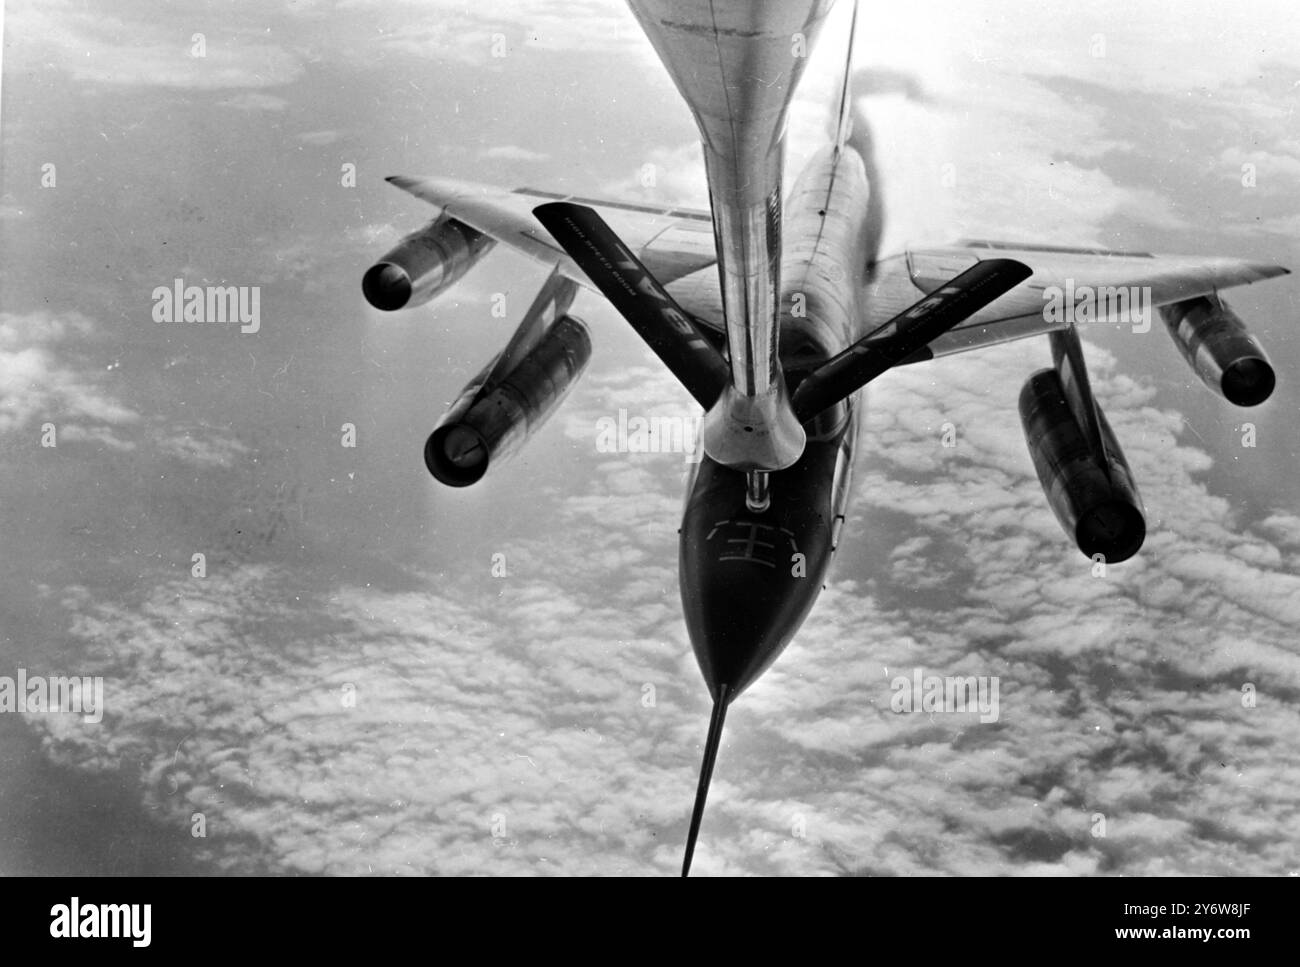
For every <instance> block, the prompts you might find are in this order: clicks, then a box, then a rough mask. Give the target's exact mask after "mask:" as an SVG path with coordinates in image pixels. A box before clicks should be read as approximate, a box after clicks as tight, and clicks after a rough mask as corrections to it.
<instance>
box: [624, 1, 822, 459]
mask: <svg viewBox="0 0 1300 967" xmlns="http://www.w3.org/2000/svg"><path fill="white" fill-rule="evenodd" d="M629 6H631V8H632V12H633V13H634V14H635V16H636V18H637V19H638V20H639V21H640V23H641V26H642V28H643V29H644V30H645V33H646V36H647V37H648V38H649V39H650V42H651V44H653V45H654V48H655V50H656V51H657V52H658V54H659V57H660V59H661V60H662V61H663V64H664V67H665V68H666V69H667V70H668V73H669V75H670V76H671V77H672V79H673V83H674V84H676V86H677V89H678V91H680V92H681V95H682V98H683V100H684V101H685V102H686V105H687V107H689V108H690V111H691V113H692V115H693V116H694V118H695V123H696V127H697V128H698V129H699V132H700V141H701V143H702V145H703V149H704V164H705V169H706V172H707V174H708V180H709V198H710V203H711V206H712V212H713V234H714V241H715V245H716V249H717V256H718V262H717V269H716V271H717V272H718V275H719V280H720V283H721V295H722V306H723V315H724V317H725V320H726V327H727V345H728V349H729V357H730V365H731V382H730V383H729V385H728V386H727V387H726V388H725V389H724V390H723V392H722V395H721V396H720V397H719V399H718V401H717V402H716V403H715V404H714V405H713V407H712V408H711V409H710V410H709V412H708V413H707V414H705V417H704V425H703V430H702V439H703V445H704V451H705V452H706V453H707V454H708V455H709V456H710V457H712V458H713V459H715V460H717V461H718V462H720V463H723V464H725V465H727V466H728V467H731V468H733V469H737V470H758V471H770V470H780V469H784V468H785V467H789V466H790V465H791V464H793V463H794V462H795V460H797V459H798V458H799V455H800V453H801V452H802V449H803V446H804V434H803V430H802V428H801V427H800V425H799V421H798V420H797V419H796V418H795V415H794V411H793V409H792V408H791V406H790V399H789V395H788V391H787V387H786V383H785V379H784V376H783V374H782V371H781V360H780V349H779V342H780V335H781V332H782V329H781V325H780V321H779V317H780V311H779V304H780V303H779V295H780V292H781V288H782V286H781V262H780V259H781V248H782V245H781V232H782V228H783V223H782V217H781V182H782V177H783V171H784V161H785V127H786V113H787V111H788V109H789V105H790V101H791V99H792V97H793V96H794V91H795V88H796V86H797V85H798V83H799V78H800V77H801V75H802V73H803V70H804V67H805V65H806V63H807V55H808V52H809V51H811V49H812V45H813V43H814V41H815V39H816V36H817V34H818V32H819V31H820V29H821V27H822V24H823V23H824V21H825V18H826V14H827V12H828V10H829V9H830V6H831V0H745V2H725V3H683V2H681V0H629Z"/></svg>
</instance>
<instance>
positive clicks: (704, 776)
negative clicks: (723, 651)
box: [682, 685, 727, 876]
mask: <svg viewBox="0 0 1300 967" xmlns="http://www.w3.org/2000/svg"><path fill="white" fill-rule="evenodd" d="M726 719H727V686H726V685H721V686H719V687H718V695H717V698H715V699H714V700H713V715H711V716H710V717H709V734H708V737H707V738H705V740H704V762H703V763H702V764H701V765H700V784H699V787H698V788H697V789H696V790H695V809H694V811H693V812H692V813H691V829H690V832H689V833H687V835H686V857H685V859H683V860H682V876H686V875H688V874H689V873H690V872H691V857H693V856H694V855H695V838H696V837H697V836H699V834H700V820H702V819H703V818H704V801H705V800H706V799H707V798H708V797H709V781H710V780H711V779H712V778H713V763H714V760H716V759H717V758H718V745H719V743H721V742H722V724H723V722H725V721H726Z"/></svg>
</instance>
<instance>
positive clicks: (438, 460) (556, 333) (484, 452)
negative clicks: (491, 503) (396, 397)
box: [424, 315, 591, 487]
mask: <svg viewBox="0 0 1300 967" xmlns="http://www.w3.org/2000/svg"><path fill="white" fill-rule="evenodd" d="M500 358H501V357H500V356H499V355H498V356H497V357H496V359H493V360H492V362H491V363H489V364H488V365H487V367H486V368H485V369H484V370H483V372H481V373H479V374H478V376H476V377H474V379H472V380H471V381H470V383H469V385H467V386H466V387H465V389H464V390H463V391H462V392H461V394H460V397H459V398H458V399H457V400H456V402H455V403H453V404H452V407H451V409H450V410H448V411H447V415H446V416H444V417H443V418H442V419H441V420H439V421H438V426H437V427H436V428H435V429H434V431H433V433H431V434H430V435H429V439H428V441H427V442H426V443H425V444H424V463H425V465H426V466H427V467H428V468H429V473H431V474H433V475H434V476H435V477H436V478H437V479H438V480H440V481H442V482H443V483H445V484H447V485H448V486H451V487H468V486H469V485H470V484H472V483H475V482H477V481H478V480H480V479H482V477H483V475H484V474H485V473H487V469H488V466H489V464H491V463H493V462H494V461H496V462H499V461H501V460H504V459H506V458H507V457H509V456H510V455H511V454H512V453H514V452H515V451H516V450H518V449H519V447H520V446H521V445H522V444H523V442H524V441H525V440H527V439H528V437H529V436H531V435H532V433H533V432H534V431H535V430H536V429H537V428H538V427H539V426H541V425H542V423H543V422H544V421H545V420H546V418H547V417H548V416H550V415H551V413H552V412H553V411H554V410H555V408H556V407H557V406H558V405H559V403H560V401H561V400H563V399H564V397H565V394H567V393H568V391H569V389H570V388H571V387H572V386H573V384H574V383H576V382H577V380H578V377H579V376H581V375H582V371H583V370H584V369H585V368H586V366H587V361H588V360H589V359H590V358H591V336H590V334H589V333H588V332H587V327H586V325H585V324H584V323H583V322H582V321H581V320H579V319H575V318H574V317H573V316H568V315H565V316H561V317H560V318H559V319H557V320H556V322H555V324H554V325H552V326H551V327H550V328H549V329H548V330H547V331H546V333H545V334H544V335H543V336H542V337H541V339H540V340H538V342H537V345H536V346H534V347H533V348H532V349H531V350H529V352H528V354H527V355H526V356H524V357H523V358H522V359H521V360H520V361H519V363H518V365H516V366H515V367H514V368H513V369H512V370H511V371H510V372H509V373H506V374H504V375H497V374H493V372H492V371H493V370H494V369H495V368H496V366H497V362H498V361H499V360H500Z"/></svg>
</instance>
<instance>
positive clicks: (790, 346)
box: [680, 146, 869, 702]
mask: <svg viewBox="0 0 1300 967" xmlns="http://www.w3.org/2000/svg"><path fill="white" fill-rule="evenodd" d="M868 192H869V186H868V185H867V180H866V172H865V167H864V165H863V162H862V159H861V157H859V155H858V154H857V152H856V151H854V150H853V149H852V148H849V147H845V148H842V149H840V150H839V152H838V153H837V152H836V149H835V148H834V146H828V147H826V148H824V149H823V150H822V151H820V152H819V153H818V154H817V155H815V156H814V157H813V158H812V160H811V161H810V162H809V163H808V164H807V166H806V167H805V168H804V170H803V172H802V173H801V174H800V176H799V178H798V179H797V181H796V182H795V185H794V187H793V189H792V190H791V192H790V194H789V196H788V198H787V200H786V204H785V214H786V218H785V223H784V226H783V238H784V244H783V250H782V260H781V288H780V291H781V300H780V316H779V318H780V327H781V332H780V350H781V363H782V370H783V372H784V378H785V379H786V380H787V382H788V384H789V390H790V391H791V393H793V391H794V389H795V388H796V387H797V385H798V382H799V381H800V380H801V379H802V378H803V377H804V376H806V375H807V374H808V373H809V372H811V371H812V370H813V369H815V368H816V367H817V366H818V365H819V364H821V363H823V362H825V361H826V360H827V359H829V358H830V357H831V356H834V355H835V354H836V353H838V352H840V351H841V350H843V349H845V348H847V347H848V346H849V345H850V344H851V343H852V342H853V341H854V340H856V339H857V338H858V337H859V336H860V335H861V334H862V333H860V332H859V330H860V328H861V323H860V319H861V313H860V312H859V311H858V292H859V290H860V283H861V278H862V273H863V269H864V265H865V262H866V258H867V253H866V238H867V230H868V225H867V212H868V205H867V200H868ZM861 395H862V394H861V393H859V394H857V396H855V397H854V398H853V399H851V400H849V401H846V402H844V403H842V404H840V405H838V406H836V407H833V408H832V409H830V410H828V411H827V412H825V413H823V414H822V415H820V416H819V417H817V418H816V419H814V420H810V421H809V422H808V423H807V424H806V425H805V427H804V430H805V432H806V434H807V443H806V445H805V447H804V451H803V454H802V455H801V456H800V457H799V459H798V460H797V461H796V462H795V464H794V465H793V466H791V467H788V468H787V469H784V470H778V471H774V472H773V473H772V474H771V479H770V484H771V491H770V504H769V506H768V507H767V509H766V510H764V511H762V512H758V513H755V512H754V511H751V510H750V509H749V507H748V505H747V502H746V498H745V493H746V491H745V474H744V473H742V472H740V471H738V470H734V469H731V468H729V467H725V466H723V465H721V464H719V463H718V462H716V461H714V460H712V459H711V458H710V457H708V456H707V455H705V456H703V457H702V459H701V462H700V464H699V465H698V467H697V470H696V472H695V475H694V477H693V478H692V480H691V481H690V484H689V493H688V496H687V500H686V510H685V513H684V516H683V519H682V526H681V531H680V534H681V541H680V564H681V567H680V581H681V594H682V605H683V610H684V612H685V617H686V626H687V630H688V632H689V634H690V638H691V645H692V647H693V649H694V651H695V655H696V659H697V660H698V662H699V665H700V669H701V671H702V672H703V674H704V678H705V681H706V683H707V684H708V687H709V691H710V694H711V695H712V697H713V698H714V700H715V701H717V700H718V699H719V698H720V697H721V696H722V695H723V694H724V691H723V689H724V686H725V701H726V702H730V701H731V700H732V699H734V698H735V697H736V696H737V695H739V694H740V693H741V692H742V691H743V690H744V689H745V688H746V687H748V686H749V685H750V684H752V683H753V681H754V680H755V679H756V678H758V676H759V675H760V674H762V672H763V671H764V670H765V669H766V668H767V667H768V666H769V665H770V664H771V663H772V662H773V661H775V660H776V657H777V656H778V655H779V654H780V653H781V651H782V650H783V649H784V648H785V646H786V645H787V644H789V642H790V640H791V639H792V638H793V637H794V634H795V632H796V631H798V629H799V626H800V625H801V624H802V623H803V621H804V619H805V618H806V617H807V616H808V613H809V611H811V610H812V606H813V604H814V602H815V601H816V599H817V595H818V593H819V592H820V591H821V589H822V586H823V583H824V580H825V576H826V572H827V570H828V568H829V566H830V562H831V557H832V554H833V552H834V550H835V546H836V544H837V542H838V539H839V531H840V527H841V525H842V523H843V520H844V515H845V512H846V509H847V503H848V496H849V483H850V480H851V477H852V469H853V457H854V450H855V443H856V438H857V430H858V422H859V409H860V405H861V402H860V397H861Z"/></svg>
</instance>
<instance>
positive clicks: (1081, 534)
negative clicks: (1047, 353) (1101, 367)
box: [1020, 369, 1146, 564]
mask: <svg viewBox="0 0 1300 967" xmlns="http://www.w3.org/2000/svg"><path fill="white" fill-rule="evenodd" d="M1097 418H1098V423H1099V425H1100V430H1101V438H1102V443H1103V446H1104V449H1105V451H1106V456H1105V458H1104V459H1099V458H1098V457H1097V456H1096V455H1094V452H1093V448H1092V447H1090V446H1089V444H1088V440H1087V437H1086V436H1085V435H1084V431H1083V429H1082V427H1080V425H1079V422H1078V420H1076V419H1075V416H1074V413H1073V411H1072V410H1071V409H1070V406H1069V404H1068V403H1067V401H1066V398H1065V389H1064V387H1063V386H1062V383H1061V377H1060V374H1059V373H1058V372H1057V371H1056V370H1055V369H1044V370H1040V371H1039V372H1037V373H1035V374H1034V375H1033V376H1031V377H1029V379H1028V380H1027V381H1026V383H1025V385H1024V388H1023V389H1022V390H1021V391H1020V423H1021V425H1022V426H1023V427H1024V431H1025V440H1026V441H1027V442H1028V444H1029V453H1030V456H1031V457H1033V461H1034V469H1035V470H1036V471H1038V480H1039V482H1040V483H1041V484H1042V485H1043V492H1044V493H1045V494H1046V495H1047V501H1048V503H1049V504H1050V505H1051V507H1052V512H1053V513H1054V514H1056V519H1057V520H1058V521H1060V522H1061V526H1062V527H1063V528H1065V532H1066V533H1067V534H1069V535H1070V537H1071V538H1073V539H1074V542H1075V543H1076V544H1077V545H1078V546H1079V550H1081V551H1083V553H1084V554H1085V555H1087V556H1088V557H1090V558H1093V557H1096V555H1098V554H1100V555H1102V559H1103V560H1104V561H1105V562H1106V563H1107V564H1114V563H1118V562H1119V561H1126V560H1128V559H1129V558H1130V557H1132V556H1133V555H1134V554H1136V553H1137V552H1138V548H1140V547H1141V546H1142V541H1143V540H1144V539H1145V538H1146V518H1145V516H1144V515H1143V512H1142V500H1141V498H1140V497H1139V496H1138V492H1137V485H1136V484H1135V483H1134V482H1133V474H1132V471H1130V470H1129V467H1128V462H1127V461H1126V460H1125V459H1124V454H1123V452H1122V451H1121V450H1120V448H1119V442H1118V441H1117V440H1116V439H1115V434H1114V432H1113V431H1112V430H1111V428H1110V424H1109V423H1108V422H1107V421H1106V416H1105V414H1104V413H1102V412H1101V408H1100V407H1098V409H1097Z"/></svg>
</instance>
